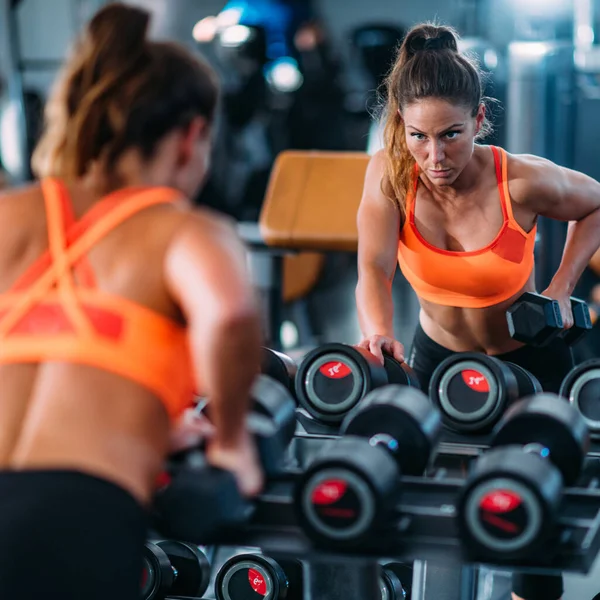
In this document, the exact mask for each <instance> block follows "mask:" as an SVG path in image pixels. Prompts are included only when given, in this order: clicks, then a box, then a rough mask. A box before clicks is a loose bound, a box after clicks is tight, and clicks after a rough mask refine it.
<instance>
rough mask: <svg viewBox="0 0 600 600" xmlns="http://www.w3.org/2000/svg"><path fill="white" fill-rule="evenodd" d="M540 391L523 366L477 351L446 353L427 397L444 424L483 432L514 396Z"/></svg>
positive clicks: (494, 421) (432, 380)
mask: <svg viewBox="0 0 600 600" xmlns="http://www.w3.org/2000/svg"><path fill="white" fill-rule="evenodd" d="M541 391H542V386H541V385H540V382H539V381H538V380H537V379H536V378H535V377H534V376H533V375H532V374H531V373H529V371H527V370H526V369H524V368H523V367H520V366H518V365H515V364H513V363H508V362H503V361H501V360H500V359H499V358H495V357H493V356H487V355H486V354H481V353H477V352H461V353H457V354H453V355H452V356H449V357H448V358H446V359H445V360H443V361H442V362H441V363H440V364H439V365H438V366H437V368H436V370H435V371H434V372H433V375H432V376H431V381H430V383H429V397H430V398H431V400H432V402H433V403H434V404H435V406H437V407H438V408H439V410H440V412H441V413H442V420H443V422H444V425H446V426H447V427H448V428H449V429H453V430H454V431H459V432H477V433H485V432H487V431H489V430H490V429H491V428H492V427H493V426H494V425H495V424H496V422H497V421H498V419H500V417H501V416H502V414H503V413H504V411H505V410H506V409H507V407H508V406H510V405H511V404H512V403H513V402H515V400H517V399H518V398H520V397H522V396H525V395H531V394H534V393H539V392H541Z"/></svg>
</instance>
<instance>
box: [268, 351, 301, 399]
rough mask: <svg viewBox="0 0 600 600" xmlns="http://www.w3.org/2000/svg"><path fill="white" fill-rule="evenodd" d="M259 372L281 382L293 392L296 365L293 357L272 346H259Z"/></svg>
mask: <svg viewBox="0 0 600 600" xmlns="http://www.w3.org/2000/svg"><path fill="white" fill-rule="evenodd" d="M260 362H261V373H263V374H264V375H268V376H269V377H272V378H273V379H276V380H277V381H279V382H280V383H282V384H283V385H284V386H285V387H286V388H288V389H289V390H290V392H292V393H294V380H295V378H296V373H297V371H298V365H297V364H296V362H295V361H294V359H293V358H291V357H290V356H288V355H287V354H283V352H278V351H277V350H273V349H272V348H267V347H263V348H261V361H260Z"/></svg>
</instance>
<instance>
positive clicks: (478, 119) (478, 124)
mask: <svg viewBox="0 0 600 600" xmlns="http://www.w3.org/2000/svg"><path fill="white" fill-rule="evenodd" d="M484 122H485V104H484V103H483V102H482V103H481V104H480V105H479V108H478V109H477V115H476V116H475V135H477V134H478V133H479V132H480V131H481V128H482V127H483V123H484Z"/></svg>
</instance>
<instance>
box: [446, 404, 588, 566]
mask: <svg viewBox="0 0 600 600" xmlns="http://www.w3.org/2000/svg"><path fill="white" fill-rule="evenodd" d="M588 446H589V435H588V430H587V427H586V424H585V421H584V419H583V418H582V417H581V415H580V414H579V413H578V412H577V410H575V409H574V408H573V407H572V406H571V405H570V404H569V403H567V402H565V401H564V400H563V399H562V398H559V397H558V396H556V395H554V394H538V395H537V396H532V397H530V398H525V399H523V400H521V401H520V402H518V403H516V404H514V405H513V406H512V407H511V408H509V410H508V411H507V412H506V414H505V415H504V417H503V419H502V421H501V422H500V423H499V424H498V427H497V429H496V430H495V432H494V438H493V441H492V448H491V449H490V450H489V451H488V452H486V453H485V454H484V455H483V456H481V457H480V458H478V459H477V460H476V461H475V463H474V467H473V471H472V472H471V473H470V475H469V477H468V478H467V481H466V483H465V485H464V487H463V490H462V492H461V494H460V497H459V501H458V504H457V516H458V526H459V529H460V533H461V539H462V540H463V543H464V545H465V548H466V549H467V552H468V553H469V555H470V557H471V558H473V559H476V560H492V561H502V560H527V559H529V558H532V557H534V556H535V555H536V553H540V554H542V555H544V556H550V554H551V550H552V544H553V541H554V540H555V539H556V535H557V515H558V509H559V504H560V502H561V498H562V494H563V488H564V487H565V486H569V485H573V484H574V483H575V481H576V480H577V478H578V476H579V474H580V472H581V469H582V466H583V461H584V458H585V455H586V453H587V449H588Z"/></svg>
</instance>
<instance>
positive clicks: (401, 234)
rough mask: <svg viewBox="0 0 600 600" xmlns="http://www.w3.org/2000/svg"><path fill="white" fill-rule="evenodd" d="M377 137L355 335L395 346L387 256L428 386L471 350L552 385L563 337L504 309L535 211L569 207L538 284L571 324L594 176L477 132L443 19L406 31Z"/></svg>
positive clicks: (556, 586) (362, 236)
mask: <svg viewBox="0 0 600 600" xmlns="http://www.w3.org/2000/svg"><path fill="white" fill-rule="evenodd" d="M387 101H388V107H387V108H388V110H387V122H386V131H385V134H386V135H385V148H384V150H382V151H381V152H379V153H377V154H376V155H375V156H374V157H373V158H372V159H371V162H370V165H369V167H368V170H367V175H366V180H365V188H364V194H363V198H362V201H361V206H360V210H359V215H358V232H359V253H358V266H359V283H358V286H357V291H356V297H357V306H358V312H359V318H360V323H361V329H362V333H363V340H362V341H361V343H360V346H362V347H364V348H367V349H369V350H370V351H371V352H372V353H373V354H375V355H376V356H378V357H379V358H380V359H381V360H382V350H385V351H387V352H389V353H392V354H394V355H395V356H396V358H398V359H403V358H404V347H403V345H402V344H401V343H400V342H399V341H398V340H396V338H395V335H394V331H393V328H392V315H393V308H394V307H393V304H392V294H391V281H392V278H393V276H394V272H395V270H396V264H397V263H398V264H399V265H400V268H401V270H402V272H403V274H404V275H405V277H406V279H407V280H408V282H409V284H410V285H411V286H412V287H413V289H414V290H415V292H416V294H417V296H418V298H419V302H420V304H421V312H420V323H419V326H418V328H417V332H416V334H415V338H414V340H413V345H412V350H411V354H410V358H409V361H408V362H409V363H410V364H411V366H412V367H413V368H414V369H415V371H416V373H417V375H418V376H419V378H420V380H421V383H422V384H423V386H424V387H427V386H428V384H429V380H430V378H431V375H432V374H433V371H434V370H435V368H436V367H437V366H438V365H439V363H440V362H441V361H442V360H444V359H445V358H447V357H448V356H450V355H452V354H454V353H455V352H463V351H478V352H484V353H486V354H490V355H494V356H496V357H498V358H501V359H503V360H507V361H511V362H514V363H516V364H519V365H520V366H522V367H524V368H526V369H528V370H529V371H531V372H532V373H533V374H534V375H536V377H537V378H538V379H539V380H540V382H541V383H542V386H543V387H544V389H545V390H547V391H552V392H558V390H559V388H560V384H561V382H562V380H563V378H564V376H565V375H566V374H567V373H568V371H569V370H570V369H571V367H572V366H573V358H572V355H571V352H570V349H569V348H568V347H567V346H566V345H565V343H564V342H563V341H562V340H561V339H556V340H555V341H553V342H552V343H551V344H550V345H548V346H547V347H545V348H534V347H530V346H525V345H523V344H522V343H520V342H517V341H515V340H513V339H512V338H511V337H510V335H509V332H508V326H507V322H506V309H507V308H508V307H509V306H510V305H511V304H512V303H513V302H514V301H515V300H516V299H517V298H518V297H519V296H520V295H521V294H522V293H523V292H526V291H535V285H534V253H533V249H534V243H535V233H536V223H537V218H538V216H539V215H543V216H547V217H550V218H554V219H557V220H563V221H573V222H574V223H573V224H572V225H571V228H570V234H569V236H568V238H567V243H566V245H565V250H564V256H563V261H562V263H561V265H560V267H559V269H558V270H557V272H556V273H555V275H554V278H553V279H552V282H551V283H550V286H549V287H548V289H547V290H545V292H544V294H545V295H547V296H549V297H551V298H554V299H556V300H557V301H558V302H559V304H560V310H561V313H562V316H563V320H564V322H565V324H566V326H567V327H570V326H571V325H572V314H571V309H570V300H569V298H570V295H571V293H572V291H573V287H574V286H575V283H576V282H577V280H578V279H579V276H580V275H581V272H582V271H583V269H584V268H585V266H586V265H587V263H588V261H589V259H590V257H591V255H592V254H593V252H594V251H595V250H596V249H597V248H598V246H599V245H600V185H599V184H598V183H597V182H596V181H594V180H593V179H591V178H589V177H587V176H585V175H583V174H581V173H577V172H575V171H571V170H568V169H564V168H561V167H559V166H557V165H555V164H553V163H551V162H549V161H546V160H543V159H541V158H538V157H534V156H514V155H508V154H507V153H506V152H505V151H504V150H503V149H501V148H496V147H490V146H483V145H476V144H475V140H476V139H477V137H478V136H479V135H481V134H482V133H483V132H485V127H486V120H485V106H484V105H483V103H482V89H481V80H480V75H479V73H478V71H477V69H476V68H475V66H474V65H473V64H472V63H471V62H469V61H468V59H466V58H465V57H464V56H462V55H461V54H460V53H459V52H458V49H457V40H456V37H455V34H454V32H453V31H452V30H450V29H448V28H445V27H434V26H430V25H422V26H417V27H415V28H413V29H412V30H411V31H410V32H409V33H408V34H407V36H406V38H405V40H404V43H403V45H402V47H401V49H400V53H399V55H398V59H397V61H396V63H395V65H394V67H393V69H392V72H391V74H390V76H389V79H388V100H387ZM514 585H515V588H514V589H515V592H516V593H518V596H520V597H523V598H527V599H530V598H547V599H552V600H556V598H558V597H560V595H561V594H562V581H561V578H560V577H558V578H555V577H533V576H528V575H524V576H519V577H515V583H514Z"/></svg>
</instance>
